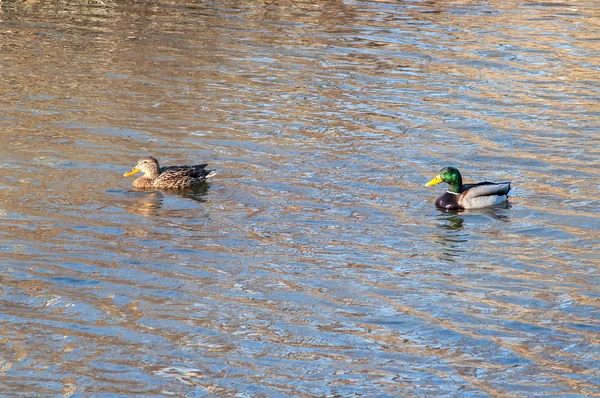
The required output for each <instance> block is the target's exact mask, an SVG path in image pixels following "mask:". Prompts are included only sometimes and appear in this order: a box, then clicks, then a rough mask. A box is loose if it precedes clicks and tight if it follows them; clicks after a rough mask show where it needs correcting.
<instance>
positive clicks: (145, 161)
mask: <svg viewBox="0 0 600 398" xmlns="http://www.w3.org/2000/svg"><path fill="white" fill-rule="evenodd" d="M206 166H207V164H198V165H194V166H171V167H162V168H161V167H160V166H159V165H158V161H157V160H156V159H155V158H153V157H152V156H147V157H145V158H141V159H140V160H139V161H138V162H137V165H136V166H135V167H134V168H133V169H132V170H131V171H130V172H128V173H125V174H124V175H123V177H129V176H131V175H134V174H137V173H140V172H142V173H144V175H143V176H142V177H139V178H137V179H136V180H135V181H133V186H134V187H135V188H140V189H143V188H159V189H183V188H192V187H193V186H195V185H198V184H200V183H202V182H204V181H205V180H206V179H207V178H209V177H211V176H212V175H213V174H214V173H213V172H212V171H210V170H206V169H205V167H206Z"/></svg>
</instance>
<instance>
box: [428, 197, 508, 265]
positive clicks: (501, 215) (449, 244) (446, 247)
mask: <svg viewBox="0 0 600 398" xmlns="http://www.w3.org/2000/svg"><path fill="white" fill-rule="evenodd" d="M511 207H512V206H511V205H510V203H509V202H506V203H503V204H500V205H497V206H492V207H486V208H482V209H475V210H446V209H437V210H438V212H439V217H438V220H439V228H441V229H442V233H439V234H437V239H436V240H435V242H436V243H437V244H438V245H439V249H438V252H439V253H440V259H443V260H446V261H460V260H462V259H464V258H465V256H468V253H469V251H470V248H469V244H470V243H472V240H471V239H470V237H471V236H470V235H471V234H470V230H473V229H476V228H477V226H478V225H483V226H485V227H489V226H490V225H493V224H494V222H495V221H498V222H510V218H511V211H510V209H511ZM473 249H475V248H473Z"/></svg>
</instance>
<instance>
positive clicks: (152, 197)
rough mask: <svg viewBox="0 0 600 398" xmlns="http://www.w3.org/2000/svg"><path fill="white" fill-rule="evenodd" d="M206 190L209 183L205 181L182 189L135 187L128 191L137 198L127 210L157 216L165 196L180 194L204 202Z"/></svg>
mask: <svg viewBox="0 0 600 398" xmlns="http://www.w3.org/2000/svg"><path fill="white" fill-rule="evenodd" d="M208 190H209V184H208V183H206V182H203V183H201V184H198V185H196V186H194V187H193V188H190V189H186V190H183V191H148V190H146V189H136V190H135V191H130V192H131V193H132V194H135V195H136V196H138V197H139V199H137V200H136V201H135V202H133V203H132V204H131V207H130V209H129V211H130V212H131V213H133V214H138V215H141V216H145V217H153V216H158V215H159V214H160V210H161V208H162V207H163V204H164V201H165V197H166V196H181V197H183V198H186V199H191V200H193V201H195V202H205V201H206V195H208Z"/></svg>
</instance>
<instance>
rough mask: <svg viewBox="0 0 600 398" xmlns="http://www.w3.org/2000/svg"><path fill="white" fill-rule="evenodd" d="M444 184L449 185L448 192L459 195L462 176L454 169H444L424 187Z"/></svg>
mask: <svg viewBox="0 0 600 398" xmlns="http://www.w3.org/2000/svg"><path fill="white" fill-rule="evenodd" d="M440 182H445V183H446V184H448V185H450V191H452V192H456V193H460V190H461V187H462V176H461V175H460V171H458V169H457V168H456V167H444V168H443V169H441V170H440V172H439V173H438V175H437V176H435V178H434V179H433V180H431V181H429V182H428V183H427V184H425V186H427V187H430V186H432V185H437V184H439V183H440Z"/></svg>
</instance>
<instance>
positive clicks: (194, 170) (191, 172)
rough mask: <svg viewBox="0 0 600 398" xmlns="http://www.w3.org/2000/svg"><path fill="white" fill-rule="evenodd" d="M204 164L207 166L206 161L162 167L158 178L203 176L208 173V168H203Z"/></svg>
mask: <svg viewBox="0 0 600 398" xmlns="http://www.w3.org/2000/svg"><path fill="white" fill-rule="evenodd" d="M206 166H208V163H205V164H196V165H193V166H169V167H163V168H161V169H160V176H159V178H161V179H162V178H182V177H192V178H198V177H203V176H205V175H206V174H208V170H205V168H206Z"/></svg>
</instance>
